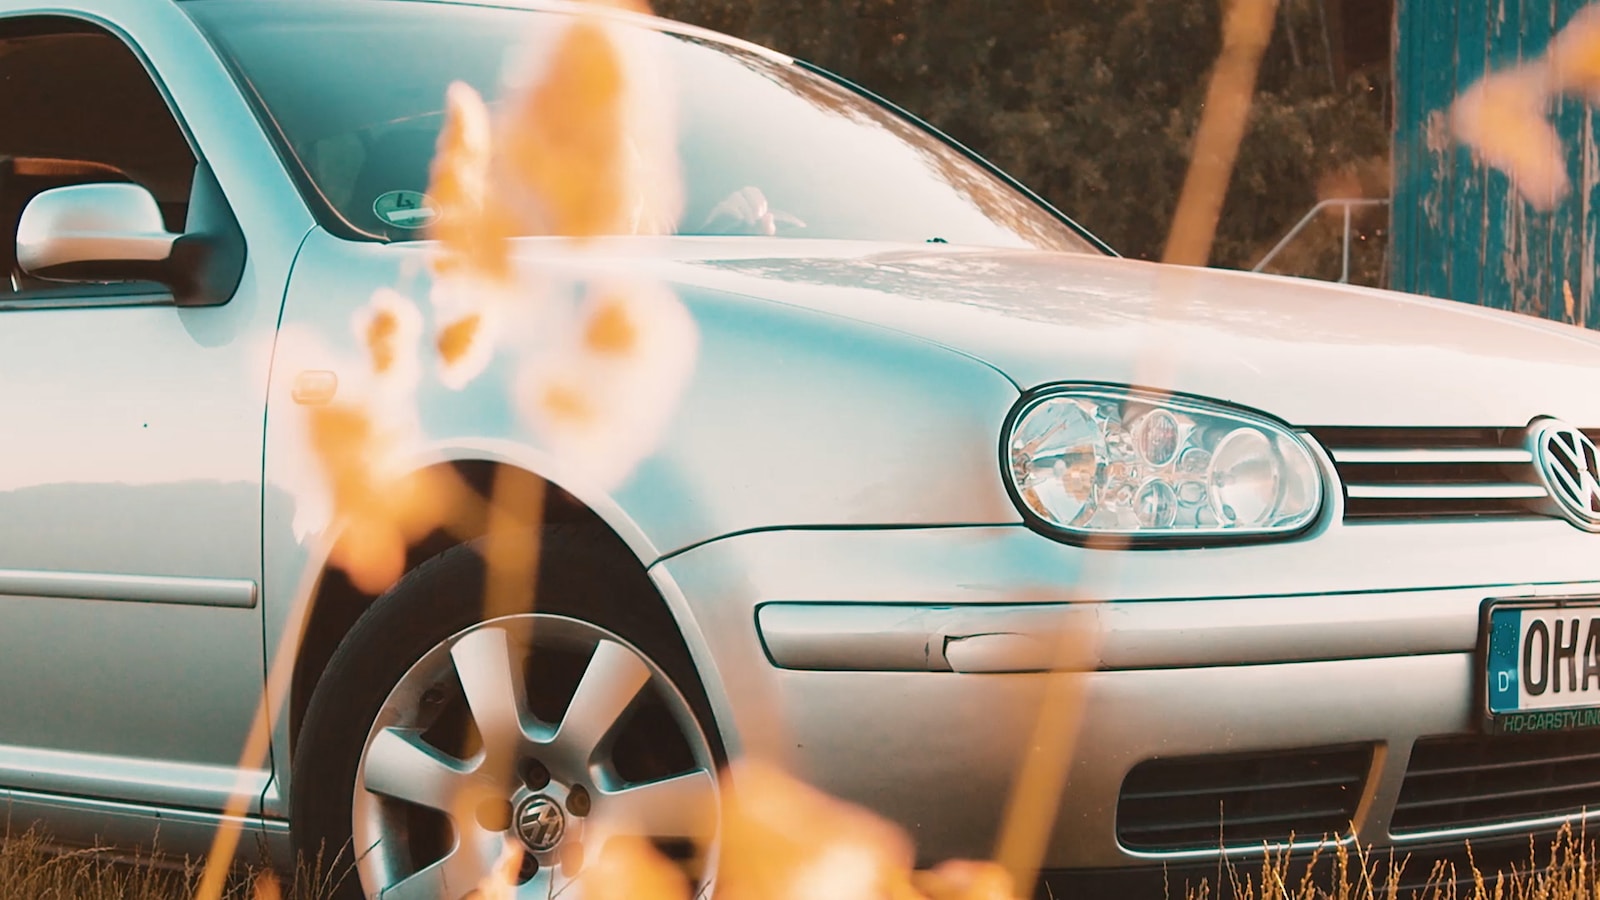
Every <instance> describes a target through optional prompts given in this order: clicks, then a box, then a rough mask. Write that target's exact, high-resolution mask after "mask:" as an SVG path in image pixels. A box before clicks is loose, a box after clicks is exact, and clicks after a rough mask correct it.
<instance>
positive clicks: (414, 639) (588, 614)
mask: <svg viewBox="0 0 1600 900" xmlns="http://www.w3.org/2000/svg"><path fill="white" fill-rule="evenodd" d="M481 544H482V541H481V539H480V540H479V541H476V542H473V543H469V544H463V545H459V546H456V547H453V548H451V549H450V550H447V551H445V552H443V553H441V554H439V555H438V556H436V557H434V558H433V559H431V560H429V561H427V562H425V563H424V564H422V565H421V566H418V567H417V568H416V569H415V570H413V571H412V572H410V573H409V574H407V575H406V576H405V577H404V578H402V579H401V580H400V581H399V582H398V583H397V584H395V586H394V587H393V588H391V589H390V590H389V591H388V592H387V593H386V594H384V595H383V596H382V597H380V598H379V599H378V600H377V601H375V602H374V603H373V605H372V606H371V608H369V609H368V610H367V611H366V612H365V613H364V614H363V615H362V617H361V618H360V619H359V620H358V621H357V622H356V624H355V625H354V627H352V628H351V630H350V632H349V633H348V634H347V635H346V636H345V638H344V640H343V641H341V642H340V644H339V646H338V649H337V650H336V651H335V653H334V655H333V657H332V659H331V660H330V661H329V663H328V667H327V669H326V670H325V671H324V673H323V675H322V677H321V679H320V680H319V681H318V683H317V686H316V689H315V691H314V692H313V693H312V696H311V701H310V703H309V705H308V707H307V710H306V716H305V719H304V721H303V723H302V726H301V729H300V736H299V741H298V744H297V746H296V747H295V750H294V757H293V768H292V784H291V786H290V794H289V797H290V809H291V820H292V822H291V824H292V835H293V844H294V849H295V852H296V854H297V858H298V859H299V860H300V861H301V863H302V864H304V865H314V864H316V863H317V861H318V860H321V861H322V866H323V870H324V871H325V872H327V871H328V870H329V867H330V866H331V867H332V870H333V872H332V879H331V880H336V881H338V882H339V888H338V890H337V891H336V892H335V896H337V897H340V898H344V897H351V898H355V897H360V896H362V891H361V885H360V879H359V877H358V876H357V874H356V872H355V869H354V864H353V862H352V851H351V847H350V844H351V831H352V803H353V800H352V798H353V797H354V792H355V789H356V785H355V779H356V773H357V771H358V768H359V766H360V758H361V753H362V749H363V746H364V743H365V741H366V738H367V734H368V731H369V729H370V727H371V725H372V723H373V722H374V720H375V718H376V716H377V715H378V711H379V708H380V707H381V706H382V704H383V703H384V702H385V700H386V698H387V697H388V696H389V693H390V691H391V690H392V689H393V688H394V686H395V685H396V684H397V683H398V682H399V681H400V679H401V678H402V676H404V675H405V674H406V672H407V671H408V670H409V669H410V668H411V666H412V665H413V664H414V663H416V662H417V661H418V660H419V659H421V658H422V657H423V655H424V654H426V653H428V652H429V651H430V650H431V649H433V648H434V647H435V646H437V645H438V644H440V643H441V642H442V641H444V640H446V639H447V638H449V637H450V636H451V635H454V634H456V633H457V632H460V631H462V630H464V629H467V628H471V627H472V626H474V625H477V624H478V623H479V622H481V621H483V619H484V615H483V606H482V604H483V600H482V598H483V596H484V585H485V565H484V561H483V557H482V554H481ZM618 547H619V545H618V544H617V542H616V540H615V538H614V537H612V536H611V535H609V534H607V533H604V532H599V531H597V530H595V529H593V528H586V527H580V526H547V527H546V528H545V529H544V531H543V543H542V546H541V554H540V558H541V561H542V563H541V570H540V573H539V578H538V582H539V583H538V586H537V592H536V606H537V611H538V612H539V613H545V614H553V615H560V616H566V617H570V618H574V619H580V620H583V621H585V622H588V623H591V624H593V625H596V626H599V627H601V628H604V629H606V630H608V631H611V632H613V633H615V634H616V635H618V636H620V637H622V638H624V639H625V640H626V641H627V642H628V643H630V644H632V645H633V646H634V647H635V648H637V649H638V650H639V651H640V652H642V653H643V654H644V655H645V656H647V657H648V658H649V659H650V660H651V661H652V662H654V663H655V664H656V666H658V667H659V668H660V669H661V670H662V671H663V672H665V673H666V675H667V677H668V678H669V679H670V680H671V681H672V683H673V686H674V687H675V688H677V690H678V692H679V693H680V694H682V695H683V698H684V699H685V700H687V701H688V703H689V706H690V707H691V709H692V711H693V713H694V715H695V717H696V718H697V719H698V722H699V727H700V729H701V730H702V731H703V732H704V735H705V737H706V738H707V739H708V741H709V744H710V747H711V750H712V753H713V754H714V755H715V758H716V760H717V762H718V763H721V762H723V761H724V760H725V755H724V751H723V749H722V745H721V741H720V739H719V737H718V735H717V732H716V729H715V727H714V725H713V719H712V716H711V713H710V704H709V703H708V701H707V700H706V696H705V691H704V689H703V688H702V687H701V685H700V681H699V679H698V677H697V675H696V673H695V668H694V665H693V662H692V661H691V659H690V656H689V652H688V649H687V647H686V646H685V645H684V642H683V639H682V637H681V635H680V634H679V632H678V630H677V627H676V624H675V623H674V621H673V620H672V618H671V615H670V613H669V612H668V611H667V610H666V608H665V607H664V606H663V605H662V604H661V603H660V600H659V598H658V597H657V596H656V595H655V594H654V593H653V592H654V587H653V586H652V585H651V583H650V581H649V578H648V576H647V575H645V573H644V571H643V570H642V568H641V567H640V566H639V565H638V563H637V562H636V561H634V560H633V559H632V558H631V557H630V558H626V559H623V558H620V556H621V554H620V553H619V551H618ZM642 591H650V592H652V593H651V594H649V595H643V594H641V592H642ZM641 601H642V602H641Z"/></svg>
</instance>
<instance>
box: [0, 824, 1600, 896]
mask: <svg viewBox="0 0 1600 900" xmlns="http://www.w3.org/2000/svg"><path fill="white" fill-rule="evenodd" d="M1469 853H1470V850H1469ZM1596 854H1597V851H1596V847H1595V842H1594V841H1593V840H1590V839H1588V838H1586V837H1585V836H1583V835H1581V834H1578V833H1573V832H1571V831H1567V832H1563V833H1562V834H1561V835H1559V836H1558V837H1557V838H1556V839H1555V840H1554V841H1553V842H1552V843H1551V845H1550V847H1549V848H1548V855H1543V854H1541V857H1540V858H1541V859H1542V860H1543V861H1542V862H1535V860H1534V853H1533V847H1532V845H1531V844H1530V848H1529V853H1528V859H1527V860H1526V861H1525V862H1523V863H1520V864H1514V865H1513V866H1511V868H1510V869H1508V870H1505V871H1488V872H1480V871H1479V870H1478V869H1477V867H1476V866H1474V865H1473V864H1472V862H1471V860H1470V857H1469V858H1468V859H1465V860H1463V861H1462V863H1461V865H1460V867H1459V868H1455V867H1451V866H1449V865H1447V864H1442V863H1441V864H1438V865H1435V866H1434V867H1433V869H1432V870H1431V871H1429V872H1428V873H1426V874H1427V875H1428V876H1429V877H1428V879H1427V881H1428V885H1427V886H1426V887H1421V888H1417V887H1411V886H1409V885H1411V884H1412V883H1414V882H1415V881H1417V880H1419V879H1417V878H1416V877H1415V876H1416V875H1417V874H1418V873H1414V872H1410V871H1408V869H1407V866H1408V864H1409V863H1408V861H1407V860H1405V859H1403V858H1396V859H1393V860H1391V858H1390V856H1389V854H1388V853H1387V852H1386V851H1384V852H1379V851H1366V850H1363V849H1361V848H1350V847H1339V848H1330V849H1329V850H1328V851H1327V852H1326V853H1323V854H1319V855H1318V856H1317V857H1316V858H1315V861H1314V862H1308V861H1307V860H1306V859H1303V858H1302V859H1298V860H1296V861H1290V860H1289V859H1288V858H1287V857H1286V856H1272V857H1268V858H1266V859H1264V860H1261V861H1260V862H1259V863H1245V864H1237V865H1232V866H1229V867H1227V868H1225V869H1224V870H1223V871H1222V874H1221V886H1220V889H1219V888H1218V886H1217V885H1215V884H1213V883H1211V881H1210V880H1209V879H1208V880H1207V881H1205V882H1202V883H1200V884H1199V885H1198V886H1188V887H1187V888H1185V887H1182V886H1179V885H1177V884H1173V885H1170V886H1169V888H1168V890H1167V891H1166V897H1168V898H1172V897H1179V896H1181V897H1184V898H1185V900H1402V898H1417V900H1600V872H1597V869H1596V865H1595V863H1596V860H1597V855H1596ZM1391 863H1392V865H1391ZM345 868H347V867H345ZM340 869H341V867H338V866H326V867H325V866H321V865H308V866H303V867H302V868H301V870H300V872H299V873H298V874H297V875H296V876H295V877H294V878H293V879H287V878H283V879H280V877H279V876H278V875H276V874H274V873H272V872H270V871H269V870H267V869H264V868H239V869H236V870H235V871H234V872H233V874H232V875H231V876H230V877H229V879H228V880H227V882H226V885H225V889H224V893H223V894H222V897H223V898H224V900H326V898H329V897H331V896H332V887H333V885H334V883H335V881H336V879H337V877H338V876H337V873H338V872H339V871H340ZM200 870H201V865H200V863H199V862H198V861H191V862H187V863H185V862H174V861H172V860H164V859H156V858H153V857H150V856H143V857H133V858H129V857H126V856H117V855H113V854H111V853H108V852H106V851H102V850H92V849H89V850H62V849H59V848H58V847H56V846H55V845H52V844H51V843H50V842H49V840H48V839H47V838H46V836H45V835H44V834H43V832H41V831H39V830H38V829H37V828H34V829H30V830H28V831H26V832H24V833H22V834H20V835H18V834H12V835H10V836H8V837H7V838H6V839H5V840H4V841H3V843H0V900H188V898H191V897H194V896H195V892H196V890H197V889H198V888H199V885H200V880H201V879H200V874H201V871H200ZM324 870H326V871H329V872H333V873H334V874H333V875H323V874H318V873H319V872H322V871H324ZM608 881H609V879H608ZM624 881H627V880H626V879H624ZM291 882H292V883H291ZM1402 882H1404V883H1406V884H1407V885H1408V886H1407V887H1404V888H1403V887H1401V884H1402ZM746 887H748V885H747V886H746ZM1180 892H1181V893H1180ZM646 893H647V894H649V893H650V892H646ZM891 894H892V892H891ZM933 895H934V896H939V894H938V893H937V892H936V893H935V894H933ZM980 895H981V896H990V895H989V894H987V893H986V892H976V893H974V894H970V895H969V894H962V893H960V892H957V893H954V894H950V895H949V896H980ZM607 896H610V895H607ZM784 896H795V895H794V894H792V893H785V894H784ZM1127 896H1128V897H1129V900H1137V898H1136V896H1135V895H1127ZM816 900H832V897H824V896H822V895H820V894H819V895H817V897H816ZM1058 900H1068V898H1058ZM1151 900H1158V898H1156V897H1152V898H1151ZM1162 900H1164V898H1162Z"/></svg>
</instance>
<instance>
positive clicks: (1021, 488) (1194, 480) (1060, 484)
mask: <svg viewBox="0 0 1600 900" xmlns="http://www.w3.org/2000/svg"><path fill="white" fill-rule="evenodd" d="M1002 456H1003V464H1004V466H1005V468H1006V476H1007V478H1008V479H1009V480H1010V484H1011V488H1012V491H1013V493H1014V494H1015V496H1016V498H1017V500H1018V501H1019V503H1020V505H1021V506H1022V507H1023V509H1024V510H1025V512H1026V513H1027V514H1029V515H1030V517H1032V518H1034V519H1036V520H1037V522H1036V524H1039V525H1042V526H1044V527H1046V528H1048V529H1050V530H1052V531H1055V532H1058V533H1063V534H1066V535H1074V536H1081V537H1084V538H1090V537H1094V536H1097V535H1122V536H1128V537H1132V538H1134V539H1140V538H1146V537H1149V538H1183V537H1189V536H1192V537H1201V536H1211V535H1216V536H1240V537H1244V536H1249V535H1269V534H1283V533H1287V532H1292V531H1296V530H1299V529H1300V528H1303V527H1305V526H1306V525H1308V524H1310V523H1311V521H1312V520H1313V519H1315V518H1316V515H1317V512H1318V510H1319V509H1320V507H1321V505H1322V476H1321V473H1320V470H1319V469H1318V467H1317V464H1316V461H1315V459H1314V458H1313V457H1312V455H1311V451H1310V449H1308V448H1307V446H1306V444H1305V442H1304V441H1302V440H1301V439H1300V438H1299V437H1298V436H1296V435H1295V434H1294V433H1293V432H1291V431H1289V430H1288V429H1286V428H1284V427H1283V426H1281V425H1277V424H1275V423H1273V422H1271V421H1269V420H1267V419H1265V418H1262V417H1259V416H1254V415H1251V414H1249V413H1246V412H1243V411H1240V410H1236V409H1231V408H1229V407H1225V406H1222V405H1219V404H1210V403H1205V402H1203V401H1198V400H1190V399H1186V398H1179V397H1170V396H1164V395H1159V394H1150V393H1144V392H1140V391H1134V390H1116V389H1108V388H1072V387H1063V388H1055V389H1050V390H1045V391H1042V392H1039V393H1037V394H1034V395H1032V396H1030V397H1028V398H1026V399H1025V400H1024V401H1023V402H1022V403H1021V404H1019V406H1018V407H1017V409H1016V411H1015V412H1014V413H1013V414H1012V416H1011V418H1010V425H1009V427H1008V433H1007V436H1006V441H1005V445H1004V451H1003V454H1002Z"/></svg>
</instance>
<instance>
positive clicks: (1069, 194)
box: [657, 0, 1389, 282]
mask: <svg viewBox="0 0 1600 900" xmlns="http://www.w3.org/2000/svg"><path fill="white" fill-rule="evenodd" d="M1329 2H1336V0H1282V3H1283V5H1282V8H1281V11H1280V20H1279V27H1278V29H1277V32H1276V33H1275V36H1274V40H1273V45H1272V47H1271V49H1270V50H1269V53H1268V57H1267V59H1266V61H1265V64H1264V68H1263V71H1262V77H1261V85H1260V93H1259V94H1258V97H1257V105H1256V109H1255V112H1254V115H1253V118H1252V127H1251V131H1250V134H1249V135H1248V137H1247V138H1246V140H1245V145H1244V146H1243V147H1242V148H1241V152H1240V157H1239V168H1238V171H1237V173H1236V175H1235V180H1234V183H1233V187H1232V190H1231V192H1230V194H1229V197H1228V204H1227V208H1226V209H1225V211H1224V213H1223V221H1222V223H1221V228H1220V232H1219V235H1218V242H1217V246H1216V249H1215V251H1214V253H1213V262H1214V263H1215V264H1218V265H1224V266H1235V267H1249V266H1251V265H1253V264H1254V263H1255V262H1256V260H1257V259H1259V258H1260V256H1261V255H1262V253H1264V252H1265V251H1266V250H1267V249H1268V248H1269V247H1271V246H1272V244H1273V243H1275V242H1276V241H1277V239H1278V238H1279V237H1281V236H1282V235H1283V234H1284V233H1285V232H1286V231H1287V230H1288V229H1289V228H1290V227H1291V226H1292V225H1293V224H1294V223H1295V222H1296V221H1297V220H1298V219H1299V218H1300V217H1301V216H1302V215H1304V214H1305V213H1306V212H1307V211H1308V210H1309V209H1310V208H1311V206H1312V205H1313V204H1314V203H1315V202H1316V201H1317V199H1318V198H1319V192H1321V193H1323V194H1324V195H1332V194H1337V195H1339V196H1350V195H1352V194H1353V193H1360V192H1361V191H1365V192H1366V193H1368V194H1369V195H1375V196H1384V195H1385V194H1386V193H1387V174H1386V169H1385V167H1386V166H1387V159H1388V140H1389V138H1388V125H1387V122H1386V115H1387V105H1388V87H1387V84H1386V83H1385V81H1384V79H1385V78H1386V75H1384V74H1383V72H1382V70H1381V68H1380V69H1379V70H1377V71H1364V72H1355V73H1335V71H1334V67H1333V66H1332V65H1331V64H1330V51H1331V49H1332V48H1333V46H1334V39H1333V38H1332V37H1330V33H1329V28H1328V24H1327V23H1328V16H1327V11H1326V10H1325V9H1324V8H1323V4H1324V3H1329ZM657 10H658V11H659V12H660V13H661V14H663V15H666V16H669V17H672V18H677V19H682V20H685V21H689V22H693V23H696V24H700V25H704V26H707V27H709V28H713V29H716V30H718V31H724V32H727V33H730V34H733V35H737V36H740V37H744V38H747V39H749V40H752V41H754V42H756V43H759V44H764V45H767V46H770V47H774V48H776V49H778V50H781V51H783V52H785V53H789V54H791V55H793V56H796V57H800V58H802V59H806V60H809V61H811V62H814V63H816V64H818V65H820V66H823V67H824V68H827V69H830V70H832V71H835V72H838V73H839V74H841V75H843V76H845V77H847V78H850V79H851V80H853V81H856V82H858V83H860V84H862V85H864V86H865V87H867V88H869V89H871V90H873V91H875V92H877V93H879V94H881V95H883V96H885V97H887V98H888V99H890V100H892V101H894V102H896V103H898V104H900V105H901V106H904V107H906V108H907V109H909V110H911V111H912V112H914V113H916V114H917V115H919V116H922V117H923V118H925V119H927V120H928V121H930V122H932V123H933V124H934V125H936V126H938V127H939V128H941V129H942V130H944V131H946V132H948V133H949V134H951V135H952V136H953V137H955V138H956V139H957V140H959V141H961V142H962V143H965V144H967V145H968V146H970V147H972V148H973V149H974V150H976V151H978V152H979V153H981V154H983V155H984V156H986V157H988V158H989V159H991V160H993V161H994V162H995V163H996V164H998V165H999V166H1000V167H1001V168H1003V169H1005V170H1006V171H1008V172H1010V173H1011V174H1013V175H1015V176H1016V177H1018V178H1019V179H1021V180H1022V181H1024V182H1026V183H1027V184H1028V185H1029V186H1031V187H1033V188H1034V189H1035V190H1037V191H1039V193H1040V194H1042V195H1043V196H1044V197H1045V198H1046V199H1048V200H1049V201H1051V202H1052V203H1054V204H1056V205H1057V206H1058V207H1060V208H1061V209H1062V210H1063V211H1065V212H1067V213H1068V214H1069V215H1072V216H1073V217H1074V218H1076V219H1078V220H1079V221H1080V222H1082V223H1083V224H1084V225H1085V226H1087V227H1088V228H1089V229H1091V230H1092V231H1094V232H1095V233H1096V234H1098V235H1100V236H1101V237H1103V238H1104V239H1105V240H1106V241H1108V242H1109V243H1110V244H1111V245H1112V246H1114V247H1116V248H1117V249H1118V250H1119V251H1120V252H1122V253H1123V254H1125V255H1128V256H1136V257H1142V258H1156V257H1159V256H1160V253H1161V249H1162V246H1163V245H1164V243H1165V241H1166V235H1167V225H1168V223H1169V222H1170V220H1171V217H1172V210H1173V207H1174V205H1175V203H1176V201H1177V196H1178V191H1179V189H1180V187H1181V185H1182V183H1183V177H1184V172H1185V170H1186V166H1187V163H1188V154H1189V146H1190V142H1191V140H1192V138H1193V135H1194V132H1195V129H1196V127H1197V124H1198V120H1199V115H1200V111H1201V109H1200V108H1201V105H1202V103H1203V100H1204V96H1205V89H1206V81H1207V77H1208V75H1209V72H1210V67H1211V65H1212V62H1213V61H1214V59H1215V56H1216V54H1217V51H1218V49H1219V48H1220V46H1221V36H1220V27H1221V26H1220V22H1221V7H1220V6H1219V5H1218V2H1217V0H658V3H657ZM1386 220H1387V216H1386V215H1384V214H1382V213H1380V214H1378V215H1376V216H1370V215H1369V216H1368V217H1367V219H1366V220H1363V222H1362V223H1360V224H1363V225H1364V226H1365V232H1366V233H1365V234H1364V237H1365V238H1367V240H1366V241H1365V242H1363V243H1361V244H1359V245H1358V251H1359V255H1358V256H1357V259H1356V264H1357V265H1356V268H1357V271H1358V275H1359V276H1360V277H1358V280H1365V281H1369V282H1370V281H1375V280H1376V279H1377V277H1378V272H1379V270H1380V268H1381V265H1382V250H1381V244H1382V240H1381V235H1380V234H1379V233H1378V228H1379V226H1381V225H1382V223H1383V222H1386ZM1336 225H1337V223H1336V222H1335V217H1333V216H1331V215H1330V216H1328V217H1327V220H1326V221H1324V222H1319V223H1317V226H1316V227H1315V228H1312V229H1310V230H1308V232H1307V233H1306V236H1305V238H1304V239H1302V240H1300V241H1297V242H1296V244H1295V245H1294V247H1293V248H1292V252H1290V253H1286V254H1285V256H1284V257H1283V265H1281V266H1278V267H1275V268H1280V269H1282V270H1284V271H1293V272H1295V273H1296V274H1307V275H1318V276H1320V277H1337V273H1338V255H1339V244H1340V234H1339V228H1338V227H1336Z"/></svg>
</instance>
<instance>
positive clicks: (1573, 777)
mask: <svg viewBox="0 0 1600 900" xmlns="http://www.w3.org/2000/svg"><path fill="white" fill-rule="evenodd" d="M1585 809H1600V732H1569V733H1566V734H1548V735H1529V736H1521V735H1516V736H1512V735H1469V736H1459V737H1443V738H1427V739H1424V740H1420V741H1417V743H1416V746H1415V747H1414V748H1413V749H1412V751H1411V763H1410V766H1409V767H1408V768H1407V769H1406V780H1405V783H1404V785H1403V786H1402V787H1401V789H1400V802H1399V803H1398V804H1396V805H1395V810H1394V816H1393V817H1392V818H1391V819H1390V821H1389V831H1390V833H1392V834H1407V833H1416V832H1422V831H1437V830H1441V829H1446V828H1463V827H1473V826H1485V825H1494V824H1497V823H1502V822H1517V821H1523V820H1527V819H1539V818H1545V817H1548V816H1560V815H1569V814H1572V813H1578V812H1582V811H1583V810H1585Z"/></svg>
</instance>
